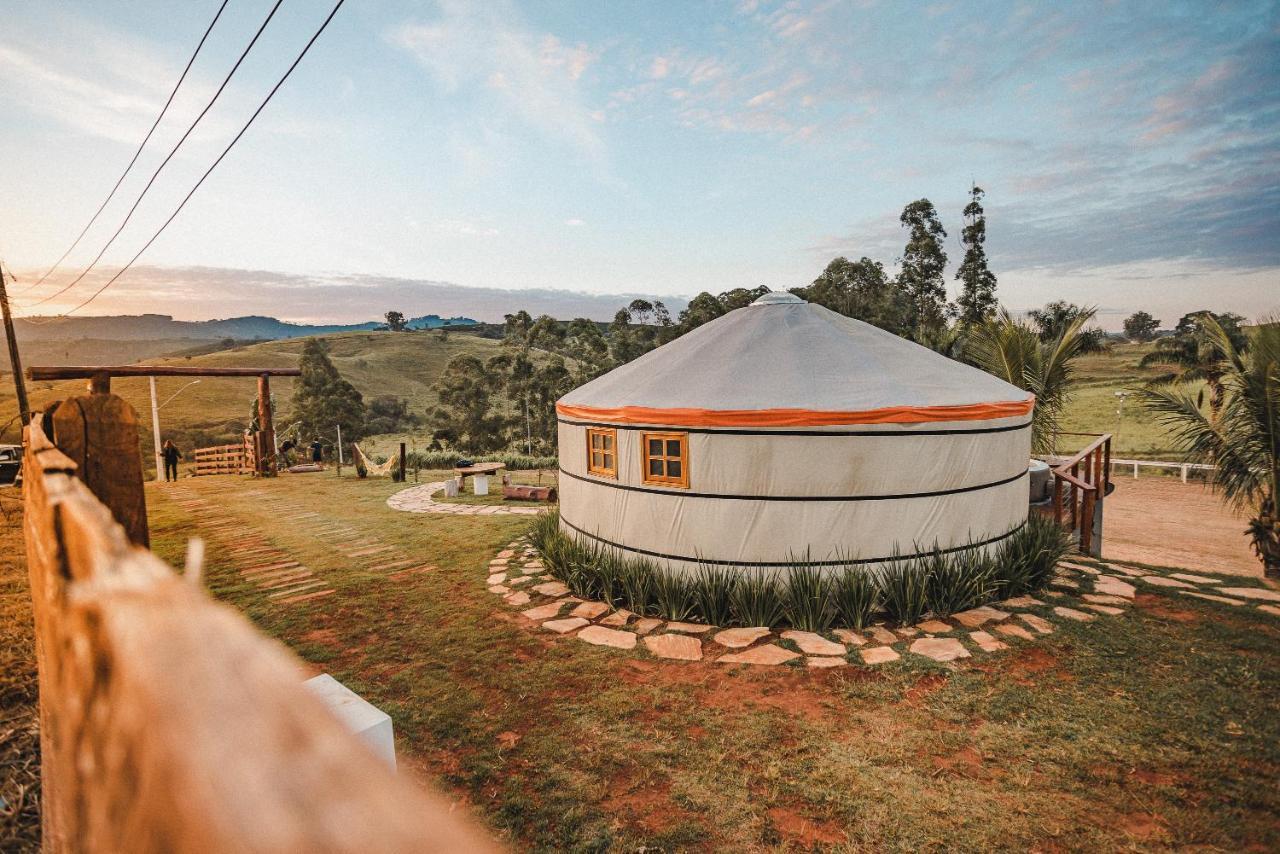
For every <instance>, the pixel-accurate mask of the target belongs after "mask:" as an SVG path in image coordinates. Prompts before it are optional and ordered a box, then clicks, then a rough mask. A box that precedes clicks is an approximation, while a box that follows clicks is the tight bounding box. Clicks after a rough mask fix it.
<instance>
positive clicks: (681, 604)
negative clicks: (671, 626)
mask: <svg viewBox="0 0 1280 854" xmlns="http://www.w3.org/2000/svg"><path fill="white" fill-rule="evenodd" d="M653 601H654V603H655V604H656V605H657V609H658V613H659V614H660V615H661V616H663V617H666V618H667V619H668V620H675V621H683V620H689V619H692V618H693V616H694V614H695V612H696V610H697V599H696V598H695V597H694V587H693V581H692V580H691V579H690V578H689V577H688V576H686V575H685V574H684V573H683V572H678V571H674V570H670V569H664V570H660V571H659V572H658V573H657V574H655V575H654V577H653Z"/></svg>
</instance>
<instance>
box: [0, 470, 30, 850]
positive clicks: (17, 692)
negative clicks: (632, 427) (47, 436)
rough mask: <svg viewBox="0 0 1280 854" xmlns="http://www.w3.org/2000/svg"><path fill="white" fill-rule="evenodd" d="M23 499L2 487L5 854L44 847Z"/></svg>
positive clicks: (0, 807) (0, 810)
mask: <svg viewBox="0 0 1280 854" xmlns="http://www.w3.org/2000/svg"><path fill="white" fill-rule="evenodd" d="M20 501H21V494H20V492H19V491H18V490H16V489H13V488H12V487H0V851H36V850H38V848H39V843H40V806H39V798H40V735H39V733H40V730H39V721H38V712H37V708H36V697H37V692H36V658H35V656H36V650H35V633H34V631H33V629H32V626H31V594H30V592H29V588H28V586H27V567H26V561H25V558H24V554H25V551H26V549H25V546H24V545H23V542H22V516H21V514H20V513H19V511H18V508H19V506H20Z"/></svg>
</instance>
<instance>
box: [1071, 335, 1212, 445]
mask: <svg viewBox="0 0 1280 854" xmlns="http://www.w3.org/2000/svg"><path fill="white" fill-rule="evenodd" d="M1151 347H1152V345H1150V344H1128V343H1123V344H1115V345H1113V346H1112V347H1111V348H1110V349H1109V350H1108V351H1107V352H1105V353H1097V354H1093V355H1089V356H1084V357H1082V358H1081V359H1080V360H1079V361H1078V362H1077V363H1076V378H1077V381H1078V382H1077V385H1076V387H1075V390H1074V394H1073V396H1072V398H1071V403H1070V404H1069V405H1068V407H1067V412H1066V417H1065V418H1063V421H1062V429H1063V430H1065V431H1071V432H1078V433H1111V434H1112V435H1113V437H1114V438H1113V442H1112V453H1114V454H1115V455H1116V456H1121V457H1131V458H1137V459H1148V460H1154V459H1160V460H1179V459H1181V455H1180V454H1178V452H1177V451H1175V450H1174V448H1173V446H1172V443H1171V442H1170V441H1169V435H1168V432H1167V431H1166V430H1165V429H1164V428H1163V427H1161V426H1160V425H1159V424H1157V423H1155V422H1154V421H1153V420H1152V419H1151V418H1150V417H1149V416H1147V415H1146V413H1144V412H1143V411H1142V407H1141V406H1140V405H1139V404H1138V403H1137V401H1136V400H1134V399H1132V398H1130V399H1128V400H1127V401H1126V402H1125V404H1124V418H1123V419H1121V418H1120V415H1119V408H1120V402H1119V400H1118V399H1117V398H1116V394H1115V393H1116V392H1117V391H1132V390H1134V389H1135V388H1140V387H1142V384H1143V383H1144V382H1147V381H1149V380H1150V379H1152V378H1154V377H1158V376H1160V375H1161V374H1162V373H1165V371H1162V370H1160V369H1159V368H1155V367H1150V368H1139V367H1138V362H1140V361H1141V360H1142V357H1143V356H1144V355H1146V354H1147V353H1149V352H1151ZM1202 387H1203V383H1195V384H1189V385H1188V386H1187V391H1189V392H1190V393H1191V394H1192V395H1195V394H1197V393H1198V392H1199V391H1200V389H1201V388H1202ZM1089 441H1091V440H1090V439H1085V438H1081V437H1078V436H1064V437H1063V438H1062V441H1061V443H1060V450H1064V451H1068V450H1077V449H1079V448H1081V447H1083V446H1084V445H1085V444H1088V442H1089Z"/></svg>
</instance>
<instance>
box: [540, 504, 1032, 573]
mask: <svg viewBox="0 0 1280 854" xmlns="http://www.w3.org/2000/svg"><path fill="white" fill-rule="evenodd" d="M560 521H561V522H563V523H564V524H566V525H568V526H569V527H570V528H572V529H573V530H575V531H577V532H578V533H579V534H581V535H582V536H584V537H589V538H590V539H593V540H595V541H596V542H597V543H600V544H602V545H605V546H609V547H610V548H615V549H618V550H619V551H624V552H633V553H635V554H640V555H644V556H645V557H656V558H661V559H662V560H678V561H682V562H684V563H702V564H710V565H712V566H740V567H755V568H759V569H771V568H782V567H788V566H795V565H796V564H797V563H803V564H804V565H805V566H850V565H853V564H866V563H888V562H889V561H893V560H915V559H916V558H921V557H927V556H929V555H931V554H934V553H935V550H934V549H930V550H928V551H924V552H916V553H915V554H900V555H886V556H885V557H864V558H850V559H846V560H812V561H793V560H784V561H742V560H715V559H713V558H705V557H686V556H684V555H673V554H665V553H663V552H655V551H651V550H649V549H642V548H639V547H638V546H624V545H622V544H621V543H615V542H613V541H612V540H606V539H605V538H604V537H601V536H599V535H597V534H592V533H589V532H588V531H584V530H583V529H582V528H579V527H578V526H577V525H575V524H573V523H572V522H570V521H569V520H568V519H566V518H564V514H563V513H562V514H561V515H560ZM1026 524H1027V523H1026V521H1025V520H1024V521H1022V522H1020V523H1019V524H1018V525H1017V526H1015V527H1013V528H1011V529H1010V530H1008V531H1006V532H1005V533H1003V534H1000V535H999V536H996V537H991V538H990V539H986V540H979V541H977V542H975V543H965V544H964V545H962V546H951V547H949V548H945V549H937V550H936V551H937V553H940V554H951V553H952V552H960V551H964V550H965V549H973V548H981V547H982V546H989V545H992V544H993V543H998V542H1000V541H1001V540H1005V539H1008V538H1009V537H1012V536H1013V535H1014V534H1016V533H1018V532H1019V531H1021V530H1022V529H1023V528H1024V527H1026Z"/></svg>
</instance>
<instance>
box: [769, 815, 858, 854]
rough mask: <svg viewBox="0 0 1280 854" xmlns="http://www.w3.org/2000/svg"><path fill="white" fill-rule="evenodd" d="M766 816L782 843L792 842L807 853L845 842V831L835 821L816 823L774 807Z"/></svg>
mask: <svg viewBox="0 0 1280 854" xmlns="http://www.w3.org/2000/svg"><path fill="white" fill-rule="evenodd" d="M766 815H768V817H769V824H770V825H772V827H773V830H774V835H776V836H777V837H778V838H779V840H780V841H785V842H791V843H793V844H795V845H798V846H799V847H800V848H801V849H802V850H805V851H808V850H810V849H812V848H814V847H815V846H819V845H838V844H839V843H841V842H844V841H845V834H844V831H842V830H841V829H840V825H838V824H836V823H835V822H833V821H815V820H814V819H811V818H807V817H805V816H803V815H801V814H800V813H798V812H796V811H795V810H793V809H791V808H789V807H774V808H773V809H770V810H768V812H767V813H766Z"/></svg>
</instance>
